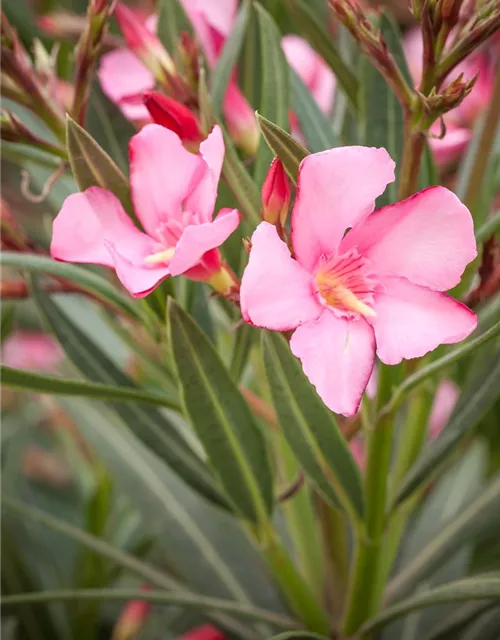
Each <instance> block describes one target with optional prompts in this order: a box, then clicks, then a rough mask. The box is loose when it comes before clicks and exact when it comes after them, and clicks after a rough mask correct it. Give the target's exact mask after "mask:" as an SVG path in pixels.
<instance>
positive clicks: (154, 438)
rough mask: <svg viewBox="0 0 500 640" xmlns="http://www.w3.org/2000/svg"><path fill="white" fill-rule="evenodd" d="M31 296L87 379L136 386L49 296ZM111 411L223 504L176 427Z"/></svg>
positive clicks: (147, 410)
mask: <svg viewBox="0 0 500 640" xmlns="http://www.w3.org/2000/svg"><path fill="white" fill-rule="evenodd" d="M34 297H35V300H36V302H37V305H38V308H39V310H40V313H41V315H42V317H43V318H44V319H45V321H46V322H47V324H48V326H49V327H50V329H51V330H52V332H53V333H54V335H55V336H56V338H57V339H58V340H59V342H60V344H61V346H62V348H63V349H64V351H65V353H66V355H67V356H68V358H69V359H70V360H71V361H72V362H73V364H74V365H75V366H76V367H77V369H79V371H80V372H81V373H82V374H83V375H84V376H85V377H86V378H88V379H89V380H92V381H97V382H101V383H103V384H106V385H115V386H118V387H124V388H127V387H128V388H131V389H134V390H137V387H136V385H135V384H134V383H133V382H132V380H130V378H128V377H127V376H126V375H125V374H124V373H123V372H122V371H120V369H118V368H117V367H116V366H115V364H114V363H113V362H112V361H111V360H110V359H109V358H108V357H107V356H106V355H105V354H104V353H103V352H102V351H101V350H100V349H98V348H97V347H96V345H95V344H94V343H93V342H92V341H91V340H89V339H88V338H87V336H86V335H85V334H84V333H83V332H82V331H80V329H78V327H77V326H76V325H75V324H74V323H73V322H72V321H71V320H70V319H69V318H68V317H67V316H66V314H64V313H63V312H62V311H60V309H59V307H58V306H57V305H56V304H54V302H52V301H51V300H50V298H49V297H47V296H44V295H43V294H41V293H39V292H38V291H37V289H36V286H35V287H34ZM113 408H114V410H115V411H116V413H117V414H118V415H119V416H120V417H121V419H122V420H123V421H124V422H125V424H127V425H128V426H129V427H130V428H131V430H132V431H133V432H134V433H136V434H137V436H138V437H139V438H140V439H141V440H142V441H143V442H144V443H145V444H146V445H147V446H149V447H150V448H151V449H152V450H153V451H155V452H156V454H157V455H158V456H160V457H161V458H163V459H164V460H165V462H166V463H167V464H168V465H169V466H170V467H171V468H172V469H175V471H176V472H177V473H178V474H179V475H180V476H181V477H182V478H183V480H184V481H185V482H187V483H188V484H190V485H191V486H192V487H194V488H195V489H196V490H197V491H199V492H200V493H202V494H203V495H204V496H206V497H207V498H208V499H210V500H212V501H214V502H216V503H217V504H224V499H223V498H222V496H221V495H220V493H219V491H218V489H217V488H216V487H215V483H214V480H213V478H212V475H211V474H210V472H209V471H208V469H207V468H206V466H205V465H204V464H203V462H202V460H200V458H199V457H198V456H197V455H196V454H195V453H194V452H193V451H192V449H191V448H190V447H189V446H188V445H187V444H186V441H185V440H184V439H183V438H182V437H181V436H180V435H179V433H178V431H177V429H176V427H175V426H174V424H173V423H171V422H170V420H169V419H168V418H167V417H166V416H165V415H164V414H162V413H160V411H158V410H157V409H154V408H153V407H145V406H142V405H138V404H134V403H127V404H122V403H118V402H115V403H113Z"/></svg>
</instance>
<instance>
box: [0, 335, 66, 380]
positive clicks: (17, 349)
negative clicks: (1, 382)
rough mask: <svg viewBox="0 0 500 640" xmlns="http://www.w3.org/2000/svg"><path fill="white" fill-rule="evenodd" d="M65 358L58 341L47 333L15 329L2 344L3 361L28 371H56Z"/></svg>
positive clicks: (10, 365)
mask: <svg viewBox="0 0 500 640" xmlns="http://www.w3.org/2000/svg"><path fill="white" fill-rule="evenodd" d="M62 358H63V354H62V351H61V348H60V347H59V344H58V343H57V341H56V340H55V339H54V338H52V337H51V336H49V335H47V334H46V333H36V332H31V331H15V332H14V333H12V334H11V335H10V336H9V337H8V338H6V340H5V342H4V344H3V346H2V362H3V364H5V365H6V366H8V367H13V368H15V369H26V370H27V371H46V372H48V373H55V372H56V371H57V368H58V366H59V365H60V363H61V361H62Z"/></svg>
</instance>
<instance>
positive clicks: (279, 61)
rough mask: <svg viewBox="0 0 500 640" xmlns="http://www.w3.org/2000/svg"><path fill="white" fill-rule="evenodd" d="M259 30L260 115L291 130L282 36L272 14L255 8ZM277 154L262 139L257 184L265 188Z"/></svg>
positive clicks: (286, 69) (256, 170) (287, 74)
mask: <svg viewBox="0 0 500 640" xmlns="http://www.w3.org/2000/svg"><path fill="white" fill-rule="evenodd" d="M255 9H256V12H257V23H258V26H259V38H260V56H261V82H262V84H261V90H260V106H259V112H260V113H261V114H262V115H263V116H264V117H265V118H267V119H268V120H270V121H271V122H274V123H275V124H276V125H277V126H279V127H281V128H282V129H284V130H286V129H288V126H289V111H290V88H289V68H288V63H287V61H286V59H285V55H284V53H283V51H282V49H281V34H280V33H279V31H278V28H277V27H276V24H275V23H274V21H273V19H272V18H271V16H270V15H269V13H268V12H267V11H266V10H265V9H263V8H262V7H261V5H260V4H255ZM272 159H273V154H272V152H271V150H270V149H269V147H268V145H267V144H266V142H265V140H263V139H262V138H261V140H260V144H259V150H258V153H257V160H256V163H255V180H256V182H257V184H259V185H260V184H262V183H263V182H264V178H265V177H266V174H267V171H268V169H269V165H270V164H271V161H272Z"/></svg>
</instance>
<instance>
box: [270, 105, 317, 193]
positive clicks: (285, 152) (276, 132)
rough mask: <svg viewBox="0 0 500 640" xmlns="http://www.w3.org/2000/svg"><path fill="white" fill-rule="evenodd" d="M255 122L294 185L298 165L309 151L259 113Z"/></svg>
mask: <svg viewBox="0 0 500 640" xmlns="http://www.w3.org/2000/svg"><path fill="white" fill-rule="evenodd" d="M257 122H258V123H259V127H260V130H261V132H262V135H263V136H264V139H265V141H266V142H267V144H268V145H269V148H270V149H271V150H272V151H273V153H274V154H275V155H276V156H278V158H279V159H280V160H281V162H282V163H283V166H284V167H285V170H286V172H287V174H288V175H289V177H290V179H291V180H292V182H293V183H294V184H295V185H296V184H297V178H298V174H299V165H300V163H301V162H302V160H303V159H304V158H305V157H306V156H308V155H309V151H308V150H307V149H305V148H304V147H303V146H302V145H301V144H300V143H299V142H297V141H296V140H294V139H293V138H292V136H291V135H289V134H288V133H287V132H286V131H284V130H283V129H282V128H281V127H278V125H276V124H274V123H273V122H270V121H269V120H267V118H264V117H263V116H261V115H260V113H257Z"/></svg>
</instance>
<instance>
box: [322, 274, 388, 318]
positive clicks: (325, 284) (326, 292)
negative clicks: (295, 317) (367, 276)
mask: <svg viewBox="0 0 500 640" xmlns="http://www.w3.org/2000/svg"><path fill="white" fill-rule="evenodd" d="M316 283H317V285H318V292H319V294H320V296H321V297H322V298H323V300H324V301H325V302H326V304H327V305H329V306H330V307H334V308H335V307H336V308H338V309H341V310H343V309H348V310H349V311H356V312H357V313H359V314H361V315H362V316H368V317H374V316H376V315H377V314H376V313H375V311H374V310H373V309H372V308H371V307H370V306H368V305H367V304H365V303H364V302H363V301H362V300H360V299H359V298H358V297H357V296H356V295H355V294H354V293H353V292H352V291H350V290H349V289H347V288H346V287H344V286H343V285H341V284H340V283H339V281H338V279H337V278H334V277H332V276H331V274H328V273H318V275H317V276H316Z"/></svg>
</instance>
